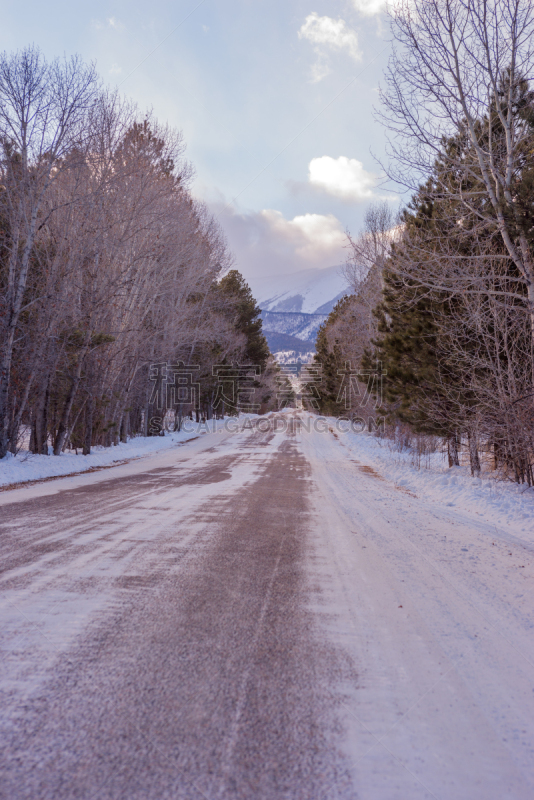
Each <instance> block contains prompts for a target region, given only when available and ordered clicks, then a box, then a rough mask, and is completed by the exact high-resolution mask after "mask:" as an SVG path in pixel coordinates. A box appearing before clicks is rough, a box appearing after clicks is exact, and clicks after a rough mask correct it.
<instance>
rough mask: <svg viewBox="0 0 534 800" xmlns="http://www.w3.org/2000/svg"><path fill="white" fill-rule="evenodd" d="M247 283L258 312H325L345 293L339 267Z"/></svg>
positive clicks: (270, 276)
mask: <svg viewBox="0 0 534 800" xmlns="http://www.w3.org/2000/svg"><path fill="white" fill-rule="evenodd" d="M249 284H250V288H251V289H252V293H253V295H254V297H255V298H256V301H257V303H258V305H259V307H260V308H261V309H262V311H278V312H300V313H303V314H329V313H330V311H331V310H332V308H333V307H334V306H335V304H336V303H337V301H338V300H339V299H340V298H341V297H343V295H344V294H346V293H347V282H346V280H345V278H344V277H343V276H342V275H341V267H340V266H334V267H326V269H305V270H301V271H300V272H294V273H293V274H290V275H268V276H264V277H262V278H255V279H252V280H250V281H249Z"/></svg>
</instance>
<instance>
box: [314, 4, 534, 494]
mask: <svg viewBox="0 0 534 800" xmlns="http://www.w3.org/2000/svg"><path fill="white" fill-rule="evenodd" d="M481 8H484V9H485V14H484V16H483V17H481V16H480V13H479V12H480V9H481ZM533 28H534V7H533V5H532V3H530V2H512V0H502V2H495V3H492V4H473V3H470V2H467V1H466V2H464V1H463V0H424V2H422V0H414V2H411V1H410V2H407V1H405V0H403V1H402V2H400V3H398V4H397V5H396V7H395V11H394V13H393V35H394V45H395V46H394V50H393V55H392V56H391V59H390V64H389V68H388V71H387V73H386V76H385V84H384V86H383V87H382V94H381V106H380V110H379V112H378V114H379V118H380V119H381V121H382V123H383V124H384V125H385V126H386V128H387V130H388V132H389V157H390V160H389V162H388V164H386V165H385V166H384V169H385V173H386V174H387V175H388V176H389V177H390V178H391V179H393V180H395V181H396V182H397V184H398V185H401V186H403V187H404V189H405V190H406V192H407V193H409V200H408V201H407V202H406V203H405V205H404V206H403V208H402V209H401V211H400V213H399V214H395V213H393V211H392V204H391V202H388V201H387V200H385V201H382V202H378V203H375V204H374V205H373V206H372V207H370V208H369V209H368V212H367V215H366V219H365V224H364V225H363V228H362V230H361V232H360V234H359V235H357V236H350V237H349V245H350V247H349V257H348V260H347V263H346V266H345V273H346V277H347V281H348V283H349V285H350V287H351V288H350V294H348V295H347V296H346V297H345V298H343V299H342V300H341V301H340V302H339V303H338V304H337V306H336V308H335V309H334V310H333V311H332V313H331V314H330V316H329V318H328V319H327V321H326V322H325V324H324V325H323V327H322V329H321V330H320V332H319V336H318V343H317V356H316V359H317V361H318V362H319V363H321V364H322V365H323V369H324V380H323V383H322V385H321V387H320V395H321V397H320V408H321V411H322V412H323V413H329V414H334V415H337V416H351V417H358V418H362V419H367V420H369V421H371V420H372V421H373V424H376V418H377V416H378V417H380V418H382V419H383V420H384V421H385V427H386V435H387V436H389V437H390V438H391V439H393V440H394V442H395V445H396V446H397V447H398V448H399V449H402V448H403V447H408V446H409V447H412V448H415V449H417V450H418V451H419V453H424V452H428V451H435V449H436V448H438V447H440V446H442V445H444V446H445V447H446V452H447V455H448V462H449V466H451V467H452V466H456V465H459V464H460V463H464V461H465V460H467V461H468V463H469V464H470V467H471V473H472V474H473V475H475V476H476V475H479V474H480V472H481V465H483V464H487V465H488V466H489V468H491V469H495V470H498V471H499V472H500V473H501V474H502V476H503V477H505V478H507V479H511V480H514V481H517V482H519V483H527V484H528V485H530V486H532V485H533V484H534V471H533V465H534V380H533V375H534V160H533V159H534V85H533V84H532V82H531V76H532V73H533V66H534V45H533V42H534V37H533V34H534V29H533ZM349 395H350V396H349Z"/></svg>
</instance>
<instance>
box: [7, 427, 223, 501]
mask: <svg viewBox="0 0 534 800" xmlns="http://www.w3.org/2000/svg"><path fill="white" fill-rule="evenodd" d="M224 423H225V420H210V421H209V423H206V424H205V425H202V424H198V425H197V423H193V422H189V424H188V426H187V429H186V430H182V431H180V433H169V432H166V433H165V436H149V437H144V436H136V437H134V438H133V439H130V440H129V441H128V442H126V443H121V444H119V445H117V446H116V447H113V446H112V447H93V448H92V452H91V455H90V456H84V455H81V453H79V454H78V455H76V454H75V453H73V452H71V451H67V452H65V453H62V454H61V455H60V456H54V455H48V456H40V455H34V454H33V453H29V452H28V451H26V450H21V451H20V452H19V453H18V454H17V455H16V456H13V455H12V454H11V453H8V454H7V456H5V458H2V459H0V487H1V486H9V485H11V484H15V483H26V482H28V481H40V480H43V479H46V478H57V477H61V476H64V475H71V474H72V473H77V472H87V471H89V470H93V469H98V468H99V467H108V466H112V465H113V464H116V463H121V462H123V461H129V460H131V459H133V458H142V457H143V456H148V455H152V454H153V453H156V452H157V451H159V450H167V449H169V448H170V447H175V446H176V445H178V444H181V443H183V442H187V441H189V440H191V439H195V438H196V437H197V436H201V435H203V434H206V433H210V432H214V431H216V430H218V429H220V428H221V427H222V426H223V425H224ZM50 449H51V448H50Z"/></svg>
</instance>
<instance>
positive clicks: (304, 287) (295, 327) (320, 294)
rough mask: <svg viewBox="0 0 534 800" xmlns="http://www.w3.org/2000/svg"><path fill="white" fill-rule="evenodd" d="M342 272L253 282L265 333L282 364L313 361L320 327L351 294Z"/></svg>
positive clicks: (304, 272)
mask: <svg viewBox="0 0 534 800" xmlns="http://www.w3.org/2000/svg"><path fill="white" fill-rule="evenodd" d="M340 272H341V268H340V267H339V266H334V267H327V268H326V269H306V270H302V271H300V272H295V273H293V274H291V275H268V276H265V277H262V278H256V279H252V280H250V281H249V284H250V288H251V289H252V293H253V295H254V297H255V299H256V302H257V303H258V305H259V307H260V308H261V310H262V314H261V316H262V320H263V333H264V334H265V338H266V339H267V342H268V344H269V347H270V349H271V352H272V353H273V354H274V356H275V357H276V358H277V360H278V361H279V362H280V363H287V362H288V361H296V360H297V358H300V359H301V360H302V361H303V362H305V361H311V360H312V358H313V354H314V352H315V339H316V337H317V331H318V330H319V327H320V326H321V325H322V324H323V322H324V321H325V319H326V318H327V316H328V314H329V313H330V311H331V310H332V309H333V308H334V306H335V304H336V303H337V301H338V300H340V299H341V298H342V297H343V295H345V294H347V293H348V288H347V282H346V280H345V279H344V278H343V277H342V275H341V274H340Z"/></svg>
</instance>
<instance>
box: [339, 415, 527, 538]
mask: <svg viewBox="0 0 534 800" xmlns="http://www.w3.org/2000/svg"><path fill="white" fill-rule="evenodd" d="M333 421H334V420H333ZM338 436H339V439H340V440H341V441H342V442H343V443H344V444H345V445H347V447H348V448H349V450H350V452H351V454H352V455H353V457H354V458H355V459H357V460H358V461H360V462H361V463H362V465H363V464H366V465H368V466H371V467H374V468H375V469H376V471H377V472H378V473H380V475H382V476H383V477H384V478H386V479H387V480H389V481H391V482H392V483H393V484H394V485H395V486H398V487H400V488H401V489H404V490H405V491H408V492H412V493H413V494H416V495H417V496H418V497H420V498H421V499H423V500H426V501H427V502H430V503H435V504H436V505H439V506H442V507H447V508H448V509H451V510H455V509H456V510H458V511H460V512H463V511H467V512H468V513H471V514H477V515H478V516H480V517H481V518H482V519H484V520H485V521H486V522H492V523H494V524H496V525H512V526H513V527H514V528H515V530H517V531H518V532H519V531H521V532H522V533H531V534H532V540H533V541H534V489H532V488H528V487H527V486H525V485H519V484H516V483H512V482H508V483H507V482H505V481H502V480H497V478H496V476H495V475H492V474H486V475H484V474H483V475H482V477H481V478H472V477H471V474H470V470H469V467H467V466H465V467H464V466H461V467H452V469H449V467H448V465H447V463H446V457H445V456H444V455H443V454H441V453H434V454H433V455H432V456H431V457H430V459H429V460H428V468H427V467H426V465H425V467H423V466H421V468H420V469H418V468H416V467H415V466H413V464H412V453H411V452H410V451H403V452H398V451H395V450H392V449H391V447H390V445H389V442H388V440H387V439H379V438H377V437H375V436H373V435H371V434H368V433H362V434H358V433H352V432H350V433H346V434H338Z"/></svg>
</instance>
